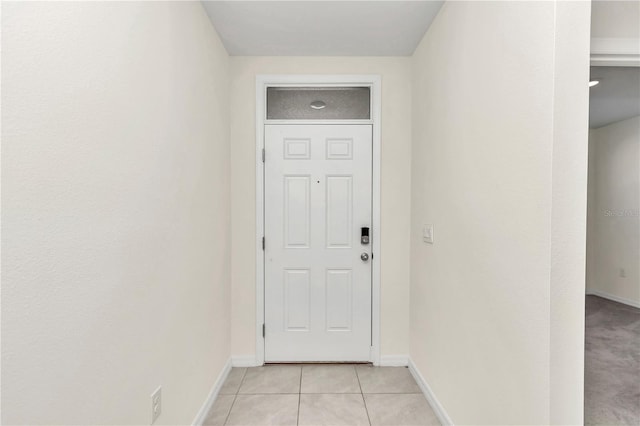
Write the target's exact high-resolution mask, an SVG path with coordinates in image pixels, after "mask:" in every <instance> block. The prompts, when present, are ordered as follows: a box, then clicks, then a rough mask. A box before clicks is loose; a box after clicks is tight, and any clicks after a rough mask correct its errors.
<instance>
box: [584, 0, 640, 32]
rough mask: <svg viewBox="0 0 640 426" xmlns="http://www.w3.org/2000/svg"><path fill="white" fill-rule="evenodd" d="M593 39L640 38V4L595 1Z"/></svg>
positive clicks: (632, 1) (608, 0)
mask: <svg viewBox="0 0 640 426" xmlns="http://www.w3.org/2000/svg"><path fill="white" fill-rule="evenodd" d="M591 4H592V6H591V7H592V10H591V37H593V38H640V2H639V1H637V0H630V1H629V0H627V1H610V0H594V1H593V2H592V3H591Z"/></svg>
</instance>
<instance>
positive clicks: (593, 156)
mask: <svg viewBox="0 0 640 426" xmlns="http://www.w3.org/2000/svg"><path fill="white" fill-rule="evenodd" d="M589 167H590V168H589V222H588V223H589V232H588V233H587V252H588V254H589V257H588V263H587V292H588V293H595V294H602V295H605V296H609V297H613V298H618V299H620V300H621V301H626V302H627V303H631V304H635V305H636V306H640V260H639V258H638V256H640V217H639V216H638V215H639V213H638V212H639V210H640V117H634V118H630V119H628V120H624V121H620V122H618V123H614V124H610V125H608V126H604V127H600V128H598V129H593V130H591V131H590V133H589ZM622 269H624V275H625V276H624V277H623V276H621V275H622V271H621V270H622Z"/></svg>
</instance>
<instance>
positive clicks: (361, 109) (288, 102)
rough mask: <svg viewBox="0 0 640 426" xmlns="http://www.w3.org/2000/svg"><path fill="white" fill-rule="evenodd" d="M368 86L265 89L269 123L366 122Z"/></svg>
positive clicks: (368, 110)
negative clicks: (291, 121) (306, 121)
mask: <svg viewBox="0 0 640 426" xmlns="http://www.w3.org/2000/svg"><path fill="white" fill-rule="evenodd" d="M370 97H371V94H370V89H369V88H368V87H268V88H267V119H268V120H368V119H370V118H371V111H370V109H371V108H370V105H371V101H370Z"/></svg>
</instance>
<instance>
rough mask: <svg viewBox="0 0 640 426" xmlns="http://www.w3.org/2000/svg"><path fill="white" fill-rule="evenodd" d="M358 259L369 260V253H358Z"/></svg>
mask: <svg viewBox="0 0 640 426" xmlns="http://www.w3.org/2000/svg"><path fill="white" fill-rule="evenodd" d="M360 259H362V261H363V262H366V261H367V260H369V253H362V254H361V255H360Z"/></svg>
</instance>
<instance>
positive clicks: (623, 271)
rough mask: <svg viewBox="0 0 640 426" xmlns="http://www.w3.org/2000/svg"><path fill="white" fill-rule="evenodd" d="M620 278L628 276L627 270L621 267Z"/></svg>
mask: <svg viewBox="0 0 640 426" xmlns="http://www.w3.org/2000/svg"><path fill="white" fill-rule="evenodd" d="M620 278H627V271H625V270H624V268H620Z"/></svg>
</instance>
